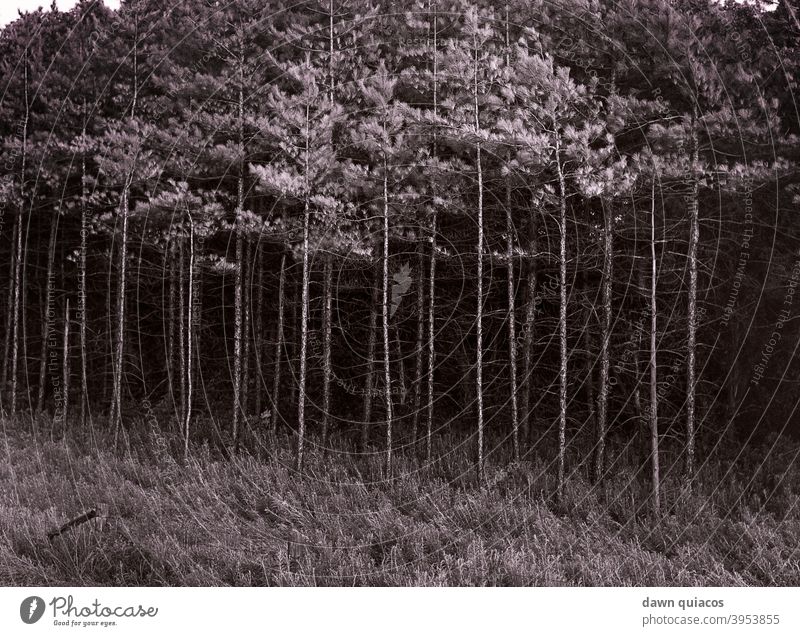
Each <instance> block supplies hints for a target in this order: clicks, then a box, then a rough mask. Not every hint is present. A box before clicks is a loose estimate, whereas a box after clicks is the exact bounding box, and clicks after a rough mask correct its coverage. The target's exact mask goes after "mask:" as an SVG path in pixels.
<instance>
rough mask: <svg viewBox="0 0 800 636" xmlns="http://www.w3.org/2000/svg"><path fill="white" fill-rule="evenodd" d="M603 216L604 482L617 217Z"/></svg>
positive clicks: (600, 452)
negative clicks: (615, 219) (615, 220)
mask: <svg viewBox="0 0 800 636" xmlns="http://www.w3.org/2000/svg"><path fill="white" fill-rule="evenodd" d="M604 212H605V214H604V219H603V329H602V337H603V340H602V342H601V344H600V399H599V400H598V411H599V413H598V418H597V452H596V454H595V465H594V479H595V482H596V483H598V484H599V483H601V482H602V481H603V476H604V473H605V450H606V430H607V428H608V392H609V366H610V365H609V346H610V343H611V292H612V280H613V268H614V217H613V214H614V212H613V210H612V209H611V207H610V206H608V209H606V210H605V211H604Z"/></svg>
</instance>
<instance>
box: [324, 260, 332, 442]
mask: <svg viewBox="0 0 800 636" xmlns="http://www.w3.org/2000/svg"><path fill="white" fill-rule="evenodd" d="M323 276H324V281H323V292H322V293H323V298H324V307H323V311H322V372H323V375H322V449H323V452H324V453H327V449H328V428H329V426H330V412H331V411H330V409H331V328H332V316H331V311H332V310H333V306H332V305H333V303H332V296H333V280H332V279H333V264H332V262H331V257H330V255H329V254H326V255H325V263H324V272H323Z"/></svg>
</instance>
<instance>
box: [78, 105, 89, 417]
mask: <svg viewBox="0 0 800 636" xmlns="http://www.w3.org/2000/svg"><path fill="white" fill-rule="evenodd" d="M83 112H84V122H83V129H82V130H81V136H82V138H83V139H84V140H85V138H86V125H87V122H86V117H85V113H86V100H85V99H84V100H83ZM86 185H87V176H86V153H85V152H82V153H81V244H80V265H79V271H78V312H79V313H80V327H79V328H80V345H81V426H84V425H85V424H86V417H87V415H89V418H90V419H91V414H90V406H89V379H88V374H87V370H86V348H87V339H86V329H87V321H88V317H87V315H86V313H87V311H86V295H87V289H86V257H87V253H88V246H87V241H86V239H87V237H88V235H89V212H88V210H87V208H86V201H87V198H88V193H87V188H86Z"/></svg>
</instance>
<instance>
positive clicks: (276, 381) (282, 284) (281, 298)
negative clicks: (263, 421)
mask: <svg viewBox="0 0 800 636" xmlns="http://www.w3.org/2000/svg"><path fill="white" fill-rule="evenodd" d="M285 288H286V254H281V272H280V277H279V279H278V328H277V329H276V332H277V333H276V336H275V360H274V361H273V364H274V367H273V372H272V415H271V417H270V428H271V430H273V431H274V430H275V429H276V427H277V425H278V417H279V414H280V410H279V408H278V405H279V404H280V389H281V358H282V357H283V324H284V312H285V307H286V293H285Z"/></svg>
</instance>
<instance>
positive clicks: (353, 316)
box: [0, 0, 800, 513]
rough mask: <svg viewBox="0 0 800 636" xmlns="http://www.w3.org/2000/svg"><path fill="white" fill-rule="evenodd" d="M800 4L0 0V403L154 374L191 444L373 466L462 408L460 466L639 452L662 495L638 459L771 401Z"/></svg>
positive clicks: (155, 400) (82, 408)
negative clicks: (466, 451)
mask: <svg viewBox="0 0 800 636" xmlns="http://www.w3.org/2000/svg"><path fill="white" fill-rule="evenodd" d="M796 12H797V5H796V3H795V2H794V0H787V1H785V2H782V3H780V4H779V6H778V8H777V9H776V10H775V11H772V12H768V11H766V10H765V9H764V8H762V7H760V6H758V5H757V4H755V5H746V6H745V5H742V6H740V5H738V4H736V3H728V4H724V5H723V4H718V3H715V2H711V1H710V0H674V1H672V2H667V1H665V0H640V1H637V2H633V1H632V2H618V3H608V4H607V3H597V2H592V1H590V0H568V1H566V2H560V3H548V2H539V1H534V2H528V1H521V0H513V1H512V0H509V1H508V2H502V1H500V0H495V1H473V0H420V1H417V2H413V3H407V4H406V5H402V6H397V5H396V3H393V2H385V1H372V2H367V1H365V0H323V1H315V2H301V3H299V4H298V3H294V4H285V3H283V2H280V1H276V2H272V1H269V2H264V1H263V0H230V1H229V2H222V1H219V2H210V1H209V2H191V1H189V0H177V1H175V2H172V3H169V5H168V6H166V7H165V6H163V5H162V4H161V3H158V2H155V0H123V2H122V5H121V7H120V9H119V10H118V11H116V12H115V11H111V10H109V9H108V8H107V7H105V6H104V5H103V3H102V2H100V1H97V0H80V1H79V2H78V4H77V5H76V7H75V8H73V9H72V10H70V11H68V12H62V11H59V10H58V9H56V8H55V7H51V9H50V10H47V11H44V10H39V11H36V12H32V13H25V14H21V15H20V18H19V19H18V20H16V21H15V22H12V23H11V24H9V25H7V26H6V27H5V28H4V29H3V30H2V32H0V77H2V81H1V82H0V86H2V93H0V115H2V116H1V117H0V135H2V155H3V156H2V161H3V165H4V167H5V170H4V171H3V174H2V177H1V178H0V236H2V245H0V268H2V269H3V270H4V271H7V272H8V276H7V278H6V282H5V283H4V285H3V288H2V299H0V302H2V306H3V307H4V314H3V315H4V320H3V323H4V324H3V325H2V329H3V331H2V333H3V342H2V346H3V358H2V378H1V379H0V385H1V386H2V391H0V400H1V402H0V408H2V411H3V413H5V414H6V415H7V416H8V417H10V418H13V417H14V416H15V415H16V414H18V413H19V412H21V411H27V412H30V413H33V414H40V413H44V412H50V413H52V414H53V415H54V418H55V420H56V422H58V423H60V425H61V427H62V429H63V430H64V431H67V430H68V429H70V428H71V427H85V426H88V425H92V426H94V425H96V423H98V422H102V423H103V425H107V426H108V427H109V428H110V430H112V431H114V434H115V436H118V435H119V434H121V433H124V430H125V426H126V425H128V424H130V422H132V421H133V420H134V419H135V417H134V415H138V414H139V412H140V410H141V405H142V404H147V408H148V410H149V411H150V413H149V414H148V417H150V415H152V412H153V409H154V408H155V409H156V411H157V412H158V418H160V419H161V420H163V421H162V422H161V425H162V426H163V427H164V429H165V430H172V431H173V432H174V433H176V434H177V435H178V436H179V437H180V439H181V440H182V443H183V448H184V451H185V452H186V453H188V452H189V448H190V443H191V442H192V440H195V441H199V440H201V439H208V440H212V441H213V442H214V443H215V444H218V445H219V446H220V447H222V448H224V449H225V451H226V452H229V453H236V452H237V451H238V450H239V449H240V447H241V446H243V445H251V444H253V443H259V444H263V443H275V436H274V433H276V432H278V431H281V432H285V433H287V434H289V435H291V436H292V439H293V444H294V450H295V461H296V468H297V469H298V470H300V469H301V468H302V466H303V461H304V456H305V455H306V453H307V448H308V445H309V444H313V445H315V446H318V447H320V448H322V449H324V450H325V451H326V452H328V451H329V450H334V449H336V448H343V447H347V448H350V447H357V448H359V449H360V451H361V452H373V451H374V450H375V449H378V450H379V452H381V453H382V454H383V461H384V463H385V468H386V473H387V475H391V474H392V473H393V464H394V461H395V455H396V453H397V452H400V451H404V450H413V451H415V452H417V453H419V454H420V456H422V457H424V458H425V460H426V461H429V462H430V461H434V460H435V457H434V451H435V447H436V444H435V442H436V440H437V439H446V438H448V436H450V435H451V434H455V433H459V434H464V433H466V434H468V438H467V439H468V440H469V441H468V442H465V443H467V444H468V446H469V448H470V449H471V450H470V452H471V453H473V455H474V460H475V467H476V476H477V479H478V480H479V481H483V479H484V477H485V476H484V468H485V464H486V460H487V457H488V456H489V455H492V454H496V453H505V455H506V456H508V457H510V458H511V460H513V461H519V460H521V459H525V458H527V457H530V456H532V455H537V454H539V455H546V456H548V457H554V461H555V466H556V472H557V477H556V484H557V485H556V490H557V495H558V497H561V496H562V494H563V489H564V483H565V479H566V475H567V474H568V473H569V472H570V471H573V470H576V469H577V466H578V465H580V466H583V465H585V466H586V467H587V470H588V472H589V473H590V475H591V477H592V479H593V480H594V482H595V483H602V481H603V479H604V478H605V477H606V476H607V475H608V474H609V472H610V471H612V470H615V467H616V466H617V465H618V462H619V461H621V460H620V458H621V457H623V456H634V457H636V458H637V461H639V462H640V463H641V464H642V465H643V466H646V467H647V470H648V471H649V479H650V482H651V496H650V503H651V506H652V509H653V511H654V512H656V513H658V512H659V510H660V508H661V486H660V484H661V481H662V466H661V461H662V460H661V458H663V457H665V456H668V457H669V458H670V459H669V461H670V463H671V465H673V464H676V463H678V462H679V463H680V464H681V465H682V471H683V480H684V482H683V483H684V484H685V486H686V487H687V488H689V489H690V488H691V486H692V483H693V480H694V479H695V478H696V475H697V472H698V470H699V469H700V468H701V467H702V466H703V464H704V462H705V461H706V459H707V458H708V457H709V456H710V455H711V454H713V453H715V452H717V451H719V449H720V448H721V447H722V446H724V445H725V444H732V443H733V444H735V443H736V442H737V441H738V440H742V439H745V440H749V439H752V437H753V436H754V435H757V434H758V435H760V434H761V432H759V431H758V430H757V429H758V426H753V425H752V419H751V418H752V417H753V416H754V414H757V415H759V416H761V417H762V419H763V416H764V414H765V413H770V414H771V415H772V416H773V418H777V420H776V421H780V422H781V423H788V422H790V421H792V420H791V417H792V416H793V411H792V405H791V404H788V403H786V401H778V403H776V404H773V400H772V398H771V397H770V396H774V395H775V394H776V393H778V391H779V390H781V387H784V389H785V388H786V387H787V386H788V387H789V388H790V389H791V388H796V380H794V379H793V378H795V377H797V375H796V372H797V368H796V366H793V358H792V355H791V353H792V352H791V346H790V344H789V343H790V342H791V341H792V338H793V337H794V338H796V337H797V334H798V328H797V321H796V320H793V319H794V318H795V316H794V312H795V311H796V309H793V308H792V304H793V303H792V301H793V298H794V290H795V285H796V283H797V280H798V275H799V274H800V269H799V268H798V266H797V258H798V257H797V250H796V245H797V239H798V229H799V228H800V226H799V225H798V222H797V219H796V218H795V215H794V210H795V209H796V205H797V203H798V202H799V201H800V198H799V195H798V192H799V191H798V186H797V170H796V165H797V156H798V137H797V134H798V124H799V123H800V119H799V118H798V116H797V112H796V110H795V106H794V101H793V93H792V90H793V88H794V87H795V86H796V79H797V66H798V63H800V56H798V54H797V53H798V41H799V39H800V24H798V23H797V21H796V19H795V16H796ZM767 46H769V47H771V51H772V55H774V58H773V59H770V58H769V56H766V55H761V54H760V52H762V51H763V50H765V48H766V47H767ZM776 60H780V61H781V63H782V65H781V67H780V69H779V70H776V64H775V61H776ZM775 334H777V336H776V335H775ZM779 343H780V344H779ZM767 380H770V381H771V384H770V383H768V382H767ZM786 383H788V385H787V384H786ZM793 383H794V384H793ZM768 384H769V386H768ZM153 404H155V405H156V407H152V405H153ZM764 404H766V405H767V406H764ZM765 409H766V410H765ZM770 409H771V410H770ZM153 417H155V416H153ZM158 418H156V419H158ZM768 428H769V427H768V426H767V425H764V426H762V427H761V429H762V431H765V430H766V429H768ZM784 428H785V426H784ZM453 443H454V444H455V442H453ZM576 458H578V459H576ZM676 458H678V459H676Z"/></svg>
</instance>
